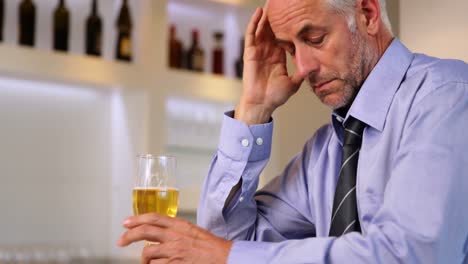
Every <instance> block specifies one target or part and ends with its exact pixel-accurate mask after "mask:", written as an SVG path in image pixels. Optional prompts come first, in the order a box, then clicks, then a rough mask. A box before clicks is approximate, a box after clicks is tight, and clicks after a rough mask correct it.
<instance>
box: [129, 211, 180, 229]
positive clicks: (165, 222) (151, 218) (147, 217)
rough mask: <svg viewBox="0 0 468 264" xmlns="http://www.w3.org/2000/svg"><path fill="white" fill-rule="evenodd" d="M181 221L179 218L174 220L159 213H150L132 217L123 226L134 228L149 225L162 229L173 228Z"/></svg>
mask: <svg viewBox="0 0 468 264" xmlns="http://www.w3.org/2000/svg"><path fill="white" fill-rule="evenodd" d="M179 221H181V220H180V219H178V218H173V217H169V216H165V215H161V214H157V213H149V214H142V215H138V216H130V217H128V218H127V219H126V220H125V221H124V223H123V226H124V227H126V228H134V227H136V226H138V225H143V224H148V225H156V226H160V227H173V226H174V225H175V224H176V223H177V222H179Z"/></svg>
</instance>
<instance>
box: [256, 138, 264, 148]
mask: <svg viewBox="0 0 468 264" xmlns="http://www.w3.org/2000/svg"><path fill="white" fill-rule="evenodd" d="M255 143H257V145H259V146H261V145H263V138H260V137H259V138H257V140H256V141H255Z"/></svg>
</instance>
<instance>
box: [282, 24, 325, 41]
mask: <svg viewBox="0 0 468 264" xmlns="http://www.w3.org/2000/svg"><path fill="white" fill-rule="evenodd" d="M323 31H325V28H323V27H319V26H314V25H311V24H306V25H304V26H303V27H302V28H301V30H299V32H298V33H297V34H296V37H300V36H302V35H304V34H307V33H311V32H323ZM275 42H276V43H277V44H290V43H291V41H288V40H284V39H279V38H276V37H275Z"/></svg>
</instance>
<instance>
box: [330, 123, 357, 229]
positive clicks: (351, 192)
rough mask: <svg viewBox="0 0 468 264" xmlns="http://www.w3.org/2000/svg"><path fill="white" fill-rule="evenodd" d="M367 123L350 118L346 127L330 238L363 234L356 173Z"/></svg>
mask: <svg viewBox="0 0 468 264" xmlns="http://www.w3.org/2000/svg"><path fill="white" fill-rule="evenodd" d="M365 126H366V124H365V123H363V122H361V121H359V120H357V119H355V118H354V117H352V116H349V118H348V120H347V121H346V123H345V125H344V142H343V155H342V161H341V168H340V173H339V178H338V183H337V185H336V191H335V198H334V200H333V211H332V219H331V224H330V233H329V235H330V236H342V235H344V234H346V233H348V232H352V231H357V232H361V226H360V224H359V218H358V211H357V201H356V173H357V164H358V159H359V149H360V148H361V143H362V133H363V131H364V127H365Z"/></svg>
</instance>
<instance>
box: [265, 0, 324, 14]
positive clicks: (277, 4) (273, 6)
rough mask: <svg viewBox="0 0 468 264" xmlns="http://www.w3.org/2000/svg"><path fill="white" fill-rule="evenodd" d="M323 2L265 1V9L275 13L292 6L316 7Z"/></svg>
mask: <svg viewBox="0 0 468 264" xmlns="http://www.w3.org/2000/svg"><path fill="white" fill-rule="evenodd" d="M323 1H325V0H267V2H266V4H265V7H266V10H272V11H275V12H276V11H281V10H282V9H285V8H288V7H292V6H310V5H317V4H320V3H321V2H323ZM317 6H318V5H317Z"/></svg>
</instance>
